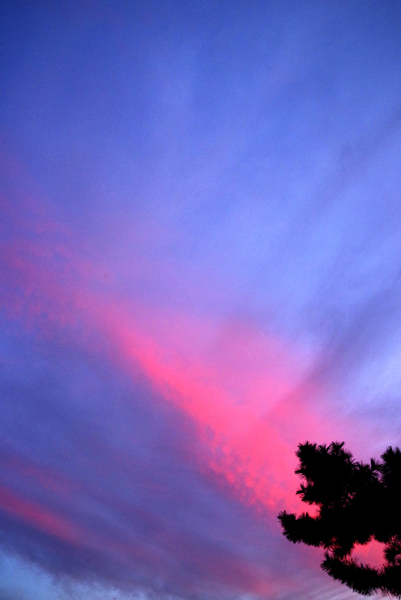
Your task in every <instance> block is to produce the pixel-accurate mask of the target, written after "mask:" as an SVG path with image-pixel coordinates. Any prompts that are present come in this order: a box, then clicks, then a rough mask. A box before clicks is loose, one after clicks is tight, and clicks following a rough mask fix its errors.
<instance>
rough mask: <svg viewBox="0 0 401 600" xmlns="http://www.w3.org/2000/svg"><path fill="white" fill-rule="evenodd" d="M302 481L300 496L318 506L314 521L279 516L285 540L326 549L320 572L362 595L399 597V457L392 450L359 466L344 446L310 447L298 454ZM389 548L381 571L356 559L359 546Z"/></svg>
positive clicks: (400, 454) (303, 516)
mask: <svg viewBox="0 0 401 600" xmlns="http://www.w3.org/2000/svg"><path fill="white" fill-rule="evenodd" d="M296 455H297V457H298V458H299V461H300V465H299V468H298V469H297V470H296V471H295V473H297V474H298V475H300V476H301V478H302V480H303V482H302V484H301V487H300V489H299V490H298V491H297V494H299V495H300V496H301V499H302V501H303V502H306V503H307V504H310V505H315V506H317V507H318V510H317V514H316V516H314V517H312V516H310V515H309V514H308V513H307V512H305V513H302V514H301V515H300V516H296V515H295V514H288V513H287V512H286V511H283V512H281V513H280V514H279V515H278V518H279V520H280V522H281V525H282V527H283V530H284V535H285V536H286V538H287V539H288V540H290V541H291V542H294V543H298V542H303V543H305V544H308V545H309V546H321V547H322V548H324V549H325V550H326V552H325V553H324V560H323V562H322V563H321V567H322V569H324V571H326V572H327V573H328V574H329V575H330V576H331V577H333V578H334V579H337V580H338V581H341V582H342V583H345V584H346V585H347V586H348V587H350V588H351V589H353V590H354V591H355V592H359V593H360V594H364V595H369V594H372V593H374V592H377V591H381V592H382V593H383V594H386V595H388V594H390V595H393V596H397V597H401V452H400V450H399V448H395V450H393V449H392V448H391V447H389V448H388V449H387V450H386V452H385V453H384V454H383V455H382V457H381V459H382V460H381V461H375V460H373V459H371V461H370V464H364V463H362V462H356V461H355V460H354V458H353V456H352V454H351V452H349V451H348V450H346V449H345V448H344V442H343V443H338V442H333V443H332V444H330V445H329V446H326V445H325V444H323V445H321V446H318V445H316V444H311V443H309V442H306V443H305V444H300V445H299V446H298V451H297V453H296ZM373 539H375V540H377V541H378V542H382V543H383V544H385V551H384V556H385V560H384V563H383V565H382V566H381V567H380V568H373V567H371V566H370V565H363V564H361V563H360V562H359V561H358V560H356V559H355V558H353V557H352V550H353V548H354V546H355V544H367V543H368V542H369V541H371V540H373Z"/></svg>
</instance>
